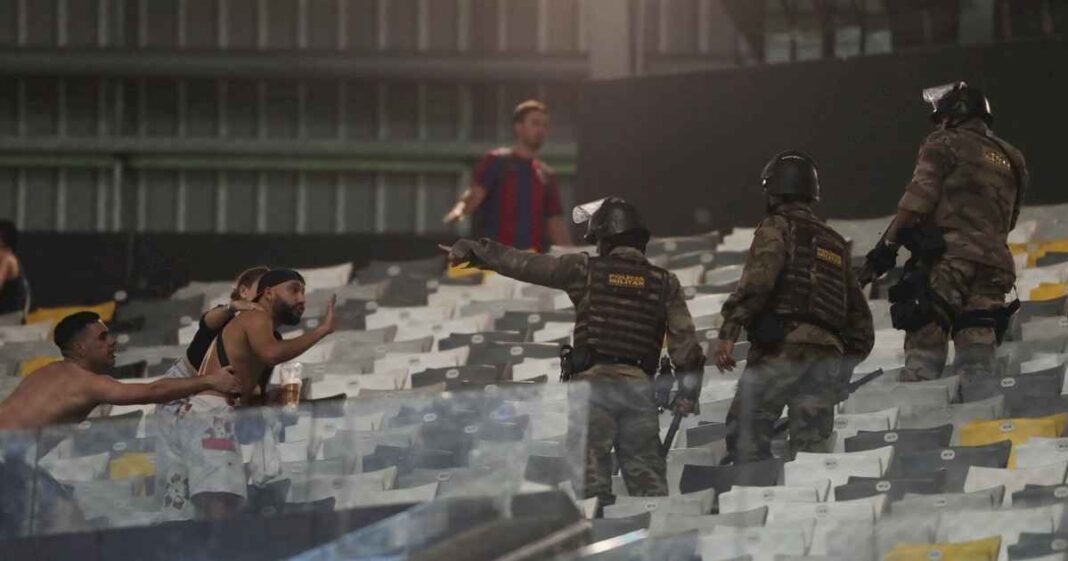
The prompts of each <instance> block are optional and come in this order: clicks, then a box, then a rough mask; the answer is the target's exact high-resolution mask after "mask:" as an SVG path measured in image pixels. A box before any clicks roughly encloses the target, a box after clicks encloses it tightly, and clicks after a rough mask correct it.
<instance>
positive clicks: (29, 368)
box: [19, 356, 63, 376]
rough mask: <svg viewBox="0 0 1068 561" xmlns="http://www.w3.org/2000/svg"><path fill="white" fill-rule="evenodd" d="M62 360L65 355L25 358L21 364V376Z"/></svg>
mask: <svg viewBox="0 0 1068 561" xmlns="http://www.w3.org/2000/svg"><path fill="white" fill-rule="evenodd" d="M61 360H63V357H58V356H39V357H34V358H31V359H29V360H24V361H22V362H21V363H20V364H19V376H29V375H30V374H33V373H34V372H36V371H37V370H39V369H40V368H43V367H45V366H48V365H49V364H52V363H53V362H59V361H61Z"/></svg>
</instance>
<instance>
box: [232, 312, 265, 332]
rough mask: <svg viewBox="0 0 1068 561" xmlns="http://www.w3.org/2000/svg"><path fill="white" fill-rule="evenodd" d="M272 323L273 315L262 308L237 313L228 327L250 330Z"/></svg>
mask: <svg viewBox="0 0 1068 561" xmlns="http://www.w3.org/2000/svg"><path fill="white" fill-rule="evenodd" d="M270 324H271V316H270V315H269V314H268V313H267V312H264V311H261V310H248V311H245V312H241V313H240V314H237V317H235V318H234V319H233V320H231V321H230V323H229V324H227V327H230V326H234V327H236V328H238V329H240V330H242V331H248V330H249V329H256V328H262V326H264V325H270Z"/></svg>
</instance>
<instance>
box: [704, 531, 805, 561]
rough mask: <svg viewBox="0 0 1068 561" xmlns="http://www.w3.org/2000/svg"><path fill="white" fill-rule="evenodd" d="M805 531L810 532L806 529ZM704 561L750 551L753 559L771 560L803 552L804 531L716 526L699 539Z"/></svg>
mask: <svg viewBox="0 0 1068 561" xmlns="http://www.w3.org/2000/svg"><path fill="white" fill-rule="evenodd" d="M808 535H811V530H809V532H808ZM698 552H699V554H700V555H701V559H703V560H704V561H723V560H729V559H731V558H738V557H740V556H743V555H750V556H752V559H754V560H760V561H764V560H767V561H773V560H774V559H775V556H776V555H805V554H806V553H807V552H808V542H807V540H806V531H804V530H801V529H797V528H732V527H727V526H717V527H715V528H713V529H712V532H711V533H708V534H703V535H701V536H700V538H699V540H698Z"/></svg>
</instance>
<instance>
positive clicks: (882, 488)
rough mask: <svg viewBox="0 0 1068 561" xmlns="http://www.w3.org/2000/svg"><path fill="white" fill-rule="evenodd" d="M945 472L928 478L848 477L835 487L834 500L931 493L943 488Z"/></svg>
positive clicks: (938, 491)
mask: <svg viewBox="0 0 1068 561" xmlns="http://www.w3.org/2000/svg"><path fill="white" fill-rule="evenodd" d="M945 479H946V475H945V472H937V473H935V474H933V475H932V476H931V477H928V478H922V479H920V478H915V479H891V478H885V477H850V478H849V482H848V483H846V484H845V485H840V486H838V487H835V489H834V496H835V500H836V501H849V500H853V499H862V498H865V497H872V496H875V495H880V494H885V495H886V496H887V498H888V499H889V500H890V501H897V500H900V499H901V498H902V497H904V496H905V494H906V493H916V494H922V495H933V494H937V493H942V492H944V490H945Z"/></svg>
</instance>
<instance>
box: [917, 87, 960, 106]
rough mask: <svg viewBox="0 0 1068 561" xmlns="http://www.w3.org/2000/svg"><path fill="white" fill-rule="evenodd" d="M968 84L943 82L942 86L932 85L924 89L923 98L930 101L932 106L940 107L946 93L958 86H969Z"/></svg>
mask: <svg viewBox="0 0 1068 561" xmlns="http://www.w3.org/2000/svg"><path fill="white" fill-rule="evenodd" d="M967 85H968V84H965V83H964V82H950V83H948V84H942V85H941V86H932V87H930V88H926V89H925V90H923V100H924V101H925V102H927V103H930V104H931V106H932V107H938V102H939V101H942V98H944V97H946V94H948V93H950V92H952V91H953V90H955V89H957V88H958V87H967Z"/></svg>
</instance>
